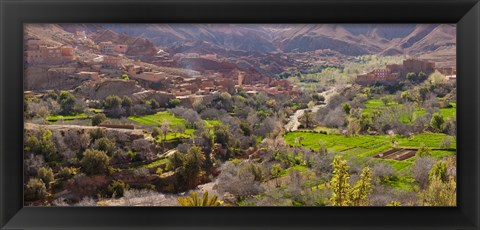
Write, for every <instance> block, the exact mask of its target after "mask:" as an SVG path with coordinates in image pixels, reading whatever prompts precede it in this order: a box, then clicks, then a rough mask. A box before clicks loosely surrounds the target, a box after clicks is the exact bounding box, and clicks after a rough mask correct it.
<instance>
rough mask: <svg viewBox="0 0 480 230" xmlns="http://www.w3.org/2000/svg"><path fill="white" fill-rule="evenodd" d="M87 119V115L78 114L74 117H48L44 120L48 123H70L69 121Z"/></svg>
mask: <svg viewBox="0 0 480 230" xmlns="http://www.w3.org/2000/svg"><path fill="white" fill-rule="evenodd" d="M87 118H88V116H87V114H85V113H80V114H76V115H66V116H62V115H49V116H48V117H47V119H46V120H47V121H50V122H55V121H58V120H65V121H70V120H75V119H87Z"/></svg>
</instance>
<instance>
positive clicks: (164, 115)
mask: <svg viewBox="0 0 480 230" xmlns="http://www.w3.org/2000/svg"><path fill="white" fill-rule="evenodd" d="M128 119H130V120H132V121H135V122H138V123H140V124H144V125H161V124H162V123H163V122H164V121H167V122H169V123H170V125H171V126H176V125H183V126H185V122H184V120H183V119H182V118H179V117H175V116H174V115H173V114H172V113H170V112H158V113H156V114H151V115H145V116H130V117H128Z"/></svg>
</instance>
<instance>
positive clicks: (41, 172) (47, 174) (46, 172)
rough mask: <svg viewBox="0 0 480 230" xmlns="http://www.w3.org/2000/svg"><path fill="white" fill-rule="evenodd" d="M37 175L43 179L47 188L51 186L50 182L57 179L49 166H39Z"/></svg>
mask: <svg viewBox="0 0 480 230" xmlns="http://www.w3.org/2000/svg"><path fill="white" fill-rule="evenodd" d="M37 176H38V178H40V179H41V180H42V181H43V183H45V185H46V186H47V188H49V187H50V184H51V183H52V182H53V181H54V180H55V176H54V175H53V170H52V169H51V168H49V167H41V168H39V169H38V171H37Z"/></svg>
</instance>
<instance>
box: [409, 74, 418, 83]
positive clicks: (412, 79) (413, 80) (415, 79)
mask: <svg viewBox="0 0 480 230" xmlns="http://www.w3.org/2000/svg"><path fill="white" fill-rule="evenodd" d="M407 80H409V81H411V82H414V83H416V82H418V81H417V74H416V73H413V72H410V73H407Z"/></svg>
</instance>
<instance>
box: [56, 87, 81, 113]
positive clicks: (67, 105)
mask: <svg viewBox="0 0 480 230" xmlns="http://www.w3.org/2000/svg"><path fill="white" fill-rule="evenodd" d="M59 99H60V109H61V113H62V114H65V115H69V114H73V113H74V112H75V102H76V100H77V99H76V98H75V96H73V94H71V93H70V92H68V91H62V92H61V93H60V96H59Z"/></svg>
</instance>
